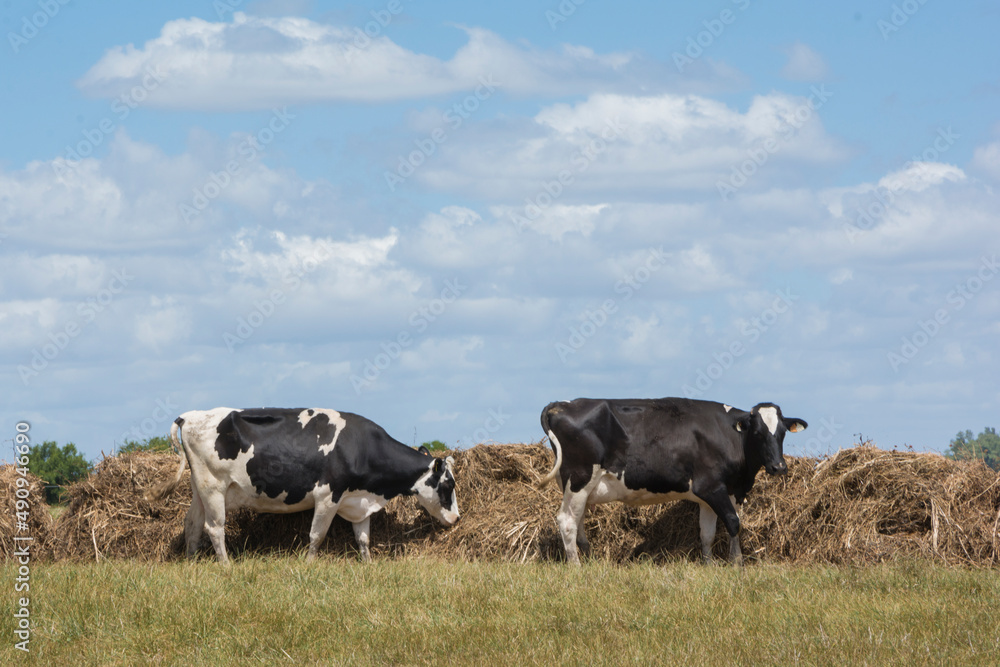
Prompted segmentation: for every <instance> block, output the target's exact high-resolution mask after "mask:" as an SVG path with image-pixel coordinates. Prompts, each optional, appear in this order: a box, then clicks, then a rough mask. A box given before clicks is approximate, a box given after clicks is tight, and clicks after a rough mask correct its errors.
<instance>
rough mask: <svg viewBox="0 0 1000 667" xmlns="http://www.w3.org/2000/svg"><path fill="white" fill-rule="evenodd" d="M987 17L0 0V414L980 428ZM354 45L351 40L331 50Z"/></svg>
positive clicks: (903, 437) (110, 441)
mask: <svg viewBox="0 0 1000 667" xmlns="http://www.w3.org/2000/svg"><path fill="white" fill-rule="evenodd" d="M998 27H1000V9H997V8H996V7H995V6H994V5H992V4H990V3H987V2H958V3H950V4H947V5H946V4H944V3H939V2H935V1H934V0H927V1H926V2H923V3H920V2H919V0H912V1H911V2H905V3H900V2H895V3H893V2H886V3H878V2H876V3H846V4H843V3H842V4H840V5H833V4H823V5H815V6H812V5H809V6H806V5H802V4H801V3H791V2H772V3H758V2H754V1H753V0H738V1H736V2H730V1H725V2H723V1H720V2H715V3H652V2H644V3H629V4H628V5H627V6H625V7H623V6H622V5H612V4H610V3H602V2H597V1H596V0H588V1H587V2H583V3H581V4H579V5H577V4H575V3H574V2H572V1H571V0H566V1H565V2H563V3H562V4H560V3H558V2H550V3H521V2H511V3H504V4H496V3H493V4H485V3H484V4H474V3H458V2H455V3H451V2H446V3H442V2H438V3H420V2H416V1H413V2H411V1H408V0H397V1H382V2H370V3H357V4H349V5H346V4H333V3H321V2H309V1H306V0H301V1H287V2H282V1H280V0H278V1H273V2H237V1H236V0H219V2H214V3H213V2H175V3H156V4H153V3H143V4H142V5H136V4H135V3H124V2H105V3H100V4H98V5H95V4H93V3H83V2H76V1H73V0H71V1H69V2H67V3H66V4H65V5H63V4H60V2H59V0H52V1H51V2H46V1H45V0H42V1H40V2H39V1H37V0H36V2H20V1H14V0H9V1H7V2H5V3H3V4H2V5H0V28H2V33H3V35H4V40H3V45H2V46H0V99H2V100H3V101H2V102H0V109H2V113H3V119H4V122H3V123H0V257H2V263H0V377H2V378H3V380H4V383H5V385H6V386H7V387H8V392H7V400H6V401H4V404H3V407H0V413H2V416H3V421H4V423H8V424H10V427H11V434H12V435H11V437H12V436H13V432H14V431H13V425H14V424H15V423H17V422H18V421H21V420H27V421H29V422H30V423H31V425H32V436H33V438H34V439H35V440H37V441H41V440H57V441H59V442H60V443H64V442H69V441H72V442H75V443H76V444H77V445H78V446H79V447H80V448H81V449H82V450H83V451H84V452H85V453H86V454H87V455H88V456H90V457H96V456H98V455H99V454H100V452H101V451H104V452H111V451H112V450H113V449H114V448H115V447H117V446H120V445H121V443H122V441H123V440H124V439H125V438H130V439H134V438H137V437H138V438H143V437H149V436H152V435H160V434H163V433H166V431H167V430H168V428H169V424H170V421H172V419H173V418H174V417H175V416H176V415H177V414H179V413H180V412H183V411H186V410H190V409H208V408H212V407H217V406H229V407H257V406H287V407H298V406H304V407H312V406H315V407H327V408H334V409H339V410H345V411H351V412H357V413H360V414H363V415H365V416H367V417H369V418H371V419H373V420H374V421H376V422H378V423H380V424H382V425H383V426H385V427H386V429H387V430H388V431H389V432H390V433H391V434H393V435H394V436H395V437H397V438H398V439H400V440H402V441H404V442H407V443H408V444H410V443H413V442H414V441H416V442H418V443H419V442H422V441H425V440H431V439H441V440H444V441H445V442H447V443H449V444H452V445H455V444H457V445H460V446H469V445H472V444H475V443H477V442H480V441H497V442H523V441H535V440H537V439H539V438H540V437H541V435H542V434H541V432H540V428H539V426H538V414H539V412H540V410H541V409H542V407H544V406H545V404H547V403H548V402H550V401H552V400H558V399H566V398H573V397H576V396H608V397H612V396H613V397H656V396H675V395H681V396H683V395H690V396H693V397H700V398H706V399H711V400H717V401H720V402H726V403H729V404H733V405H737V406H740V407H744V408H749V407H750V406H752V405H753V404H755V403H757V402H761V401H774V402H777V403H778V404H780V405H781V406H782V408H783V410H784V412H785V413H786V414H788V415H790V416H795V417H800V418H803V419H805V420H807V421H808V422H809V423H810V429H809V430H807V431H806V432H805V433H802V434H798V435H794V436H790V437H789V438H788V440H787V441H786V448H787V451H789V452H790V453H793V454H800V453H805V454H820V453H825V452H827V451H835V450H836V449H837V448H838V447H846V446H849V445H850V444H851V443H852V442H853V441H854V440H855V436H856V434H860V435H862V436H864V437H865V438H874V439H875V441H876V442H877V443H878V444H879V445H880V446H882V447H886V448H891V447H902V446H904V445H909V446H912V447H914V448H916V449H919V450H939V451H940V450H942V449H944V448H945V447H947V444H948V442H949V440H950V439H951V438H952V437H953V436H954V434H955V433H956V432H958V431H959V430H965V429H972V430H974V431H976V432H978V431H979V430H981V429H982V428H983V427H984V426H995V425H996V424H997V421H998V420H997V415H998V412H1000V390H998V388H997V383H996V378H997V375H998V373H997V371H998V367H1000V358H998V355H997V347H996V340H997V337H998V334H1000V275H998V274H1000V268H998V267H997V253H998V252H1000V231H998V224H997V223H998V222H1000V219H998V212H1000V207H998V201H997V194H996V188H997V186H998V185H1000V122H998V120H1000V119H998V116H997V109H998V108H1000V105H998V102H1000V75H998V74H997V72H1000V62H998V61H1000V50H998V49H997V48H996V46H995V35H996V34H997V29H998ZM366 30H367V35H365V31H366Z"/></svg>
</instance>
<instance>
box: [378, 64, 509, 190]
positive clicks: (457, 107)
mask: <svg viewBox="0 0 1000 667" xmlns="http://www.w3.org/2000/svg"><path fill="white" fill-rule="evenodd" d="M500 85H501V84H500V83H499V82H498V81H494V80H493V75H492V74H490V75H487V76H480V77H479V86H477V87H476V89H475V90H474V91H473V92H472V93H471V94H469V95H467V96H466V97H465V98H464V99H463V100H462V101H461V102H456V103H455V104H453V105H452V106H451V108H450V109H448V110H447V111H445V112H444V113H443V114H441V122H442V123H443V124H442V125H439V126H438V127H435V128H434V129H433V130H431V131H430V132H429V133H428V134H427V136H425V137H423V138H422V139H414V140H413V145H414V147H415V148H414V150H412V151H410V152H409V153H408V154H407V155H405V156H404V155H399V156H398V161H397V163H396V170H395V171H389V170H388V169H386V170H385V171H384V172H383V173H382V176H383V178H385V184H386V185H387V186H389V191H390V192H395V191H396V188H397V187H399V186H400V185H402V184H403V183H405V182H406V179H408V178H409V177H410V176H413V174H415V173H416V171H417V169H419V168H420V167H421V166H423V165H424V163H426V162H427V160H428V159H429V158H430V157H431V156H432V155H434V154H435V153H436V152H437V150H438V146H440V145H441V144H443V143H444V142H446V141H448V131H449V130H450V131H452V132H454V131H455V130H457V129H458V128H460V127H462V124H463V123H464V122H465V121H467V120H468V119H469V118H470V117H471V116H472V114H473V113H475V112H476V111H477V110H478V109H479V107H480V105H481V104H482V103H483V102H485V101H486V100H488V99H490V98H491V97H493V93H495V92H496V90H497V88H498V87H499V86H500Z"/></svg>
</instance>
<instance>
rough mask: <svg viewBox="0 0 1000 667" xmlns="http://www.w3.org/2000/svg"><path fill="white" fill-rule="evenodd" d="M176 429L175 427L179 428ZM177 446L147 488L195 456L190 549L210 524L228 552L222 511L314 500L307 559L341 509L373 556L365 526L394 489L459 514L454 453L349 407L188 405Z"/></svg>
mask: <svg viewBox="0 0 1000 667" xmlns="http://www.w3.org/2000/svg"><path fill="white" fill-rule="evenodd" d="M178 436H179V437H178ZM170 437H171V440H172V441H173V445H174V449H175V450H176V451H177V452H178V453H180V448H181V447H183V448H184V456H182V457H181V465H180V467H179V468H178V470H177V475H176V476H175V478H174V479H173V480H171V481H168V482H166V483H164V484H162V485H160V486H158V487H156V488H154V489H151V490H150V492H149V493H148V496H147V497H149V498H152V499H159V498H163V497H165V496H167V495H168V494H170V493H171V492H172V491H173V490H174V489H175V488H176V487H177V485H178V483H179V482H180V480H181V476H182V474H183V472H184V465H185V461H187V462H189V463H190V465H191V509H190V510H188V513H187V518H186V519H185V520H184V534H185V542H186V547H187V555H188V556H189V557H190V556H193V555H194V553H195V551H196V550H197V548H198V543H199V542H200V541H201V534H202V530H203V529H204V530H206V531H207V532H208V535H209V537H210V538H211V540H212V546H213V547H215V553H216V555H217V556H218V557H219V561H220V562H222V563H228V561H229V559H228V557H227V556H226V541H225V524H226V512H227V511H228V510H233V509H236V508H239V507H250V508H252V509H254V510H257V511H259V512H278V513H286V512H299V511H302V510H306V509H310V508H315V513H314V515H313V521H312V527H311V529H310V531H309V555H308V557H307V558H308V560H312V559H314V558H315V557H316V552H317V549H318V548H319V545H320V543H322V541H323V538H325V537H326V533H327V531H328V530H329V529H330V523H331V522H332V521H333V517H334V516H335V515H337V514H339V515H340V516H342V517H344V518H345V519H347V520H348V521H350V522H351V523H352V524H354V535H355V537H356V538H357V542H358V548H359V550H360V552H361V557H362V558H363V559H364V560H365V561H369V560H371V555H370V554H369V551H368V530H369V521H370V517H371V515H372V514H374V513H375V512H378V511H379V510H381V509H382V508H383V507H385V505H386V503H387V502H388V501H389V500H390V499H392V498H394V497H396V496H400V495H402V496H409V495H416V496H417V499H418V500H419V502H420V504H421V505H423V507H424V508H425V509H426V510H427V511H428V512H429V513H430V514H431V516H433V517H434V518H436V519H437V520H438V521H440V522H441V523H443V524H444V525H446V526H451V525H453V524H454V523H455V522H456V521H458V519H459V513H458V501H457V499H456V497H455V477H454V472H453V465H454V461H453V460H452V458H451V457H450V456H449V457H448V458H445V459H440V458H433V457H431V456H429V452H427V450H426V449H423V452H424V453H421V452H419V451H417V450H414V449H411V448H410V447H407V446H406V445H404V444H403V443H401V442H398V441H397V440H394V439H393V438H392V437H390V436H389V434H388V433H386V432H385V430H384V429H383V428H382V427H381V426H378V425H377V424H375V423H373V422H371V421H369V420H368V419H365V418H364V417H360V416H358V415H354V414H350V413H347V412H335V411H333V410H322V409H292V410H290V409H283V408H261V409H251V410H233V409H231V408H215V409H214V410H204V411H202V410H193V411H191V412H185V413H184V414H182V415H181V416H180V417H179V418H178V419H177V420H176V421H175V422H174V424H173V426H172V427H171V429H170Z"/></svg>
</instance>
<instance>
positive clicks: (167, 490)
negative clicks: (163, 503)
mask: <svg viewBox="0 0 1000 667" xmlns="http://www.w3.org/2000/svg"><path fill="white" fill-rule="evenodd" d="M182 426H184V418H183V417H178V418H177V419H175V420H174V423H173V424H171V425H170V444H171V445H173V448H174V451H175V452H177V453H178V454H180V457H181V464H180V466H178V468H177V473H176V474H175V475H174V478H173V479H168V480H167V481H166V482H163V483H161V484H157V485H156V486H154V487H152V488H150V489H149V490H147V491H146V494H145V498H146V500H163V499H164V498H166V497H167V496H169V495H170V494H171V493H173V492H174V489H176V488H177V485H178V484H180V483H181V476H182V475H183V474H184V467H185V466H186V465H187V454H186V453H185V452H184V448H183V447H182V445H181V439H180V437H179V436H181V427H182Z"/></svg>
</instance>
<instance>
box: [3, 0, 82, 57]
mask: <svg viewBox="0 0 1000 667" xmlns="http://www.w3.org/2000/svg"><path fill="white" fill-rule="evenodd" d="M69 3H70V0H38V2H37V3H36V4H37V5H38V9H39V11H37V12H34V13H33V14H31V16H30V17H29V16H28V15H27V14H25V15H24V16H22V17H21V30H20V31H19V32H14V31H10V32H8V33H7V41H8V42H10V48H11V50H12V51H13V52H14V54H15V55H16V54H17V53H19V52H20V51H21V49H22V48H24V47H25V46H27V44H28V42H30V41H31V40H33V39H34V38H35V37H37V36H38V33H39V32H41V30H43V29H44V28H45V26H47V25H48V24H49V21H51V20H52V19H54V18H55V17H56V16H58V15H59V12H60V11H61V10H62V8H63V7H65V6H66V5H68V4H69Z"/></svg>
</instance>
